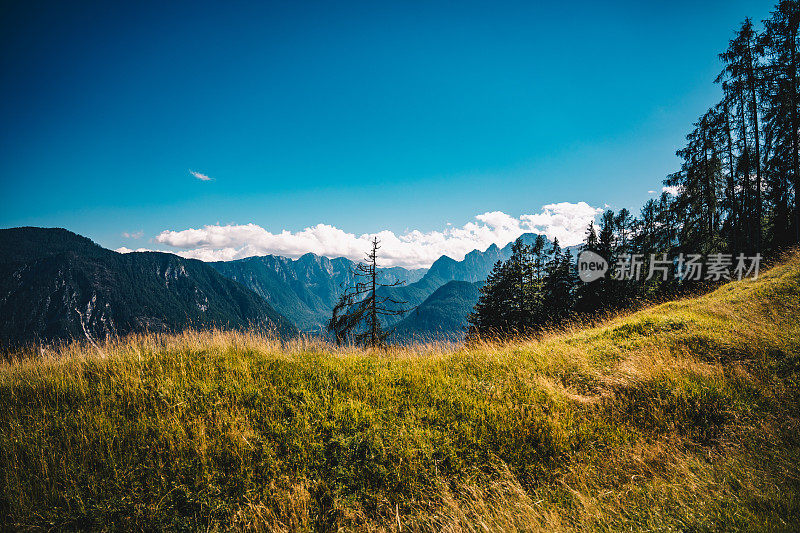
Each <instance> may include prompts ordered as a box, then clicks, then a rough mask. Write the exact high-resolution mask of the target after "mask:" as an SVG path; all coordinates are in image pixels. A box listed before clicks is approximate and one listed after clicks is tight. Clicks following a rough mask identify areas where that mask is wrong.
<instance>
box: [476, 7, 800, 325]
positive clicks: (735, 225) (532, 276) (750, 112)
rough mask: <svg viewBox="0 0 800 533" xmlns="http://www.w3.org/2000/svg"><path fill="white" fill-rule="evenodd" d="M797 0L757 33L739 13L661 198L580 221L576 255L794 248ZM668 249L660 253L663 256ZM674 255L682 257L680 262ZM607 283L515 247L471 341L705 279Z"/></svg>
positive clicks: (536, 245)
mask: <svg viewBox="0 0 800 533" xmlns="http://www.w3.org/2000/svg"><path fill="white" fill-rule="evenodd" d="M799 21H800V2H798V1H797V0H781V1H780V2H779V3H778V4H777V5H776V6H775V8H774V10H773V11H772V13H771V15H770V18H768V19H767V20H765V21H763V29H761V30H760V31H758V30H757V29H756V27H755V26H754V24H753V22H752V21H751V20H750V19H749V18H748V19H745V21H744V22H743V23H742V25H741V27H740V28H739V30H738V31H737V32H736V34H735V36H734V38H733V39H732V40H731V41H730V43H729V45H728V49H727V50H726V51H725V52H723V53H722V54H720V59H721V60H722V62H723V69H722V72H721V73H720V75H719V76H718V77H717V79H716V80H715V82H716V83H718V84H720V86H721V88H722V98H721V100H720V102H719V103H718V104H716V105H715V106H713V107H712V108H710V109H709V110H708V111H706V112H705V113H704V114H703V115H702V116H701V117H700V118H699V119H698V120H697V122H695V123H694V124H693V129H692V131H691V132H690V133H689V134H688V135H687V136H686V145H685V146H684V147H683V148H682V149H681V150H678V152H677V155H678V157H679V158H680V159H681V166H680V168H679V169H678V170H677V171H676V172H674V173H673V174H670V175H669V176H667V178H666V179H665V180H664V192H663V193H662V194H661V196H660V197H659V198H658V199H651V200H649V201H648V202H647V203H646V204H645V205H644V206H643V207H642V209H641V212H640V214H639V216H638V217H634V216H633V215H632V214H631V213H630V212H628V210H627V209H622V210H620V211H619V212H618V213H614V212H613V211H606V212H605V213H604V214H603V215H602V217H601V221H600V224H599V227H595V225H594V223H592V224H590V226H589V228H588V229H587V232H586V239H585V242H584V244H583V245H582V248H583V249H586V250H591V251H594V252H596V253H598V254H599V255H601V256H602V257H603V258H605V259H606V260H607V261H608V262H609V264H610V265H612V266H613V265H614V264H615V263H616V262H617V260H618V259H619V258H620V257H622V256H625V255H627V254H642V256H643V257H645V258H649V257H651V254H657V256H659V257H665V258H675V257H683V256H688V255H689V254H703V255H704V256H708V255H710V254H718V253H722V254H731V256H733V257H735V256H736V255H738V254H741V253H744V254H747V255H750V256H752V255H755V254H761V256H763V257H766V258H768V257H771V256H774V255H776V254H778V253H780V252H781V251H782V250H784V249H786V248H787V247H790V246H793V245H797V244H798V243H800V196H799V195H798V190H800V165H799V164H798V148H799V145H798V133H799V131H800V95H798V80H797V78H798V50H797V31H798V22H799ZM663 254H666V255H663ZM682 254H683V255H682ZM647 269H648V268H647V266H645V275H643V276H641V277H640V279H623V280H620V279H612V278H611V277H610V276H606V277H604V278H601V279H599V280H597V281H594V282H591V283H583V282H581V281H580V280H579V279H578V277H577V275H576V269H575V264H574V261H573V257H572V254H571V253H569V252H567V253H564V252H563V251H562V249H561V247H560V246H559V244H558V241H557V240H555V241H554V243H553V245H552V246H549V247H548V246H547V242H546V240H545V239H544V238H541V237H540V238H537V239H536V241H535V242H533V243H531V244H525V243H523V242H522V241H521V240H518V241H517V242H516V243H515V244H514V246H513V249H512V256H511V258H510V259H508V260H507V261H505V262H498V263H497V264H496V265H495V267H494V269H493V271H492V272H491V274H490V275H489V277H488V279H487V280H486V283H485V284H484V286H483V287H482V289H481V298H480V300H479V302H478V304H477V305H476V307H475V310H474V312H473V313H472V315H470V319H469V322H470V331H471V333H472V334H473V335H489V334H490V335H509V334H525V333H528V332H531V331H536V330H538V329H541V328H543V327H546V326H549V325H554V324H557V323H559V322H561V321H563V320H565V319H572V318H575V317H576V316H582V315H583V316H585V315H595V314H597V313H601V312H604V311H609V310H613V309H619V308H624V307H627V306H630V305H631V304H632V303H633V302H636V301H639V300H641V299H642V298H643V297H644V298H650V299H653V298H665V297H670V296H674V295H676V294H680V293H682V292H692V291H696V290H698V288H700V286H702V285H706V284H707V283H708V282H709V281H708V280H706V279H705V278H702V279H698V280H694V279H692V280H689V279H685V278H684V279H679V278H678V277H676V276H674V275H672V274H671V275H669V276H667V277H666V279H664V277H662V276H651V277H650V279H646V278H647V276H646V274H647Z"/></svg>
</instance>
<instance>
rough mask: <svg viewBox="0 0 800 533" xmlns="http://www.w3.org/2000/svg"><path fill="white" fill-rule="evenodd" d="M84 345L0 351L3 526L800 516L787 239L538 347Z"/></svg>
mask: <svg viewBox="0 0 800 533" xmlns="http://www.w3.org/2000/svg"><path fill="white" fill-rule="evenodd" d="M100 348H101V350H102V353H99V352H97V351H96V350H94V349H93V348H91V347H85V346H79V345H73V346H68V347H65V348H63V349H60V350H56V351H54V352H51V353H45V354H44V356H42V355H41V354H35V357H33V356H31V357H28V358H23V359H18V360H15V361H13V362H9V363H5V364H3V365H2V366H0V520H2V522H3V523H2V524H0V526H4V528H7V529H21V530H44V529H74V530H85V529H121V530H132V529H133V530H154V529H155V530H162V529H169V530H192V531H193V530H197V529H201V528H202V529H204V530H228V529H236V530H239V529H253V530H277V531H281V530H335V529H338V528H342V529H345V530H373V531H396V530H399V529H401V528H402V530H404V531H407V530H411V531H413V530H435V531H440V530H444V531H453V532H458V531H508V530H564V531H619V530H624V531H630V530H633V531H652V530H658V531H677V530H683V531H729V530H746V531H758V530H764V531H780V530H785V531H792V530H798V529H800V466H798V465H800V446H799V444H800V442H799V441H800V418H799V416H800V409H799V408H800V254H794V255H793V256H791V257H789V259H788V260H787V261H785V262H784V263H782V264H781V265H779V266H777V267H775V268H774V269H772V270H770V271H769V272H767V273H766V274H764V275H762V277H761V278H760V279H759V280H757V281H743V282H736V283H731V284H728V285H725V286H723V287H721V288H720V289H718V290H717V291H714V292H712V293H710V294H707V295H705V296H702V297H699V298H694V299H686V300H681V301H677V302H670V303H666V304H663V305H659V306H656V307H652V308H649V309H646V310H643V311H640V312H637V313H634V314H631V315H628V316H620V317H617V318H614V319H611V320H609V321H607V322H606V323H604V324H602V325H600V326H598V327H594V328H590V329H578V328H577V327H576V328H574V329H566V330H563V331H554V332H551V333H549V334H547V335H545V336H544V337H543V338H540V339H531V340H522V341H515V342H508V343H485V344H480V345H474V346H462V345H454V346H450V345H427V346H418V347H411V348H396V349H392V350H388V351H380V352H377V351H376V352H370V351H362V350H356V349H335V348H332V347H330V346H326V345H324V344H318V343H315V342H311V341H298V342H296V343H294V344H291V345H281V343H280V342H279V341H276V340H273V339H269V338H265V337H260V336H256V335H247V334H237V333H223V332H215V333H186V334H184V335H176V336H139V337H130V338H127V339H124V340H121V341H117V342H110V343H107V344H106V345H103V346H101V347H100Z"/></svg>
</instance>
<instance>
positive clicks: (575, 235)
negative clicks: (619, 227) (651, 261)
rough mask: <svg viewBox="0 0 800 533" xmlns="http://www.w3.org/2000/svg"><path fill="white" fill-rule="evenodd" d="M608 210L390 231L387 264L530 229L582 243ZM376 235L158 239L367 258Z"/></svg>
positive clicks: (564, 209) (458, 250)
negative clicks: (436, 229)
mask: <svg viewBox="0 0 800 533" xmlns="http://www.w3.org/2000/svg"><path fill="white" fill-rule="evenodd" d="M600 212H602V210H601V209H598V208H594V207H591V206H590V205H589V204H587V203H585V202H578V203H570V202H561V203H556V204H548V205H545V206H544V207H542V211H541V213H538V214H535V215H522V216H521V217H519V218H514V217H512V216H510V215H507V214H506V213H503V212H502V211H492V212H488V213H483V214H482V215H478V216H476V217H475V221H473V222H468V223H467V224H465V225H464V226H462V227H456V226H446V227H445V229H443V230H441V231H430V232H422V231H419V230H407V231H406V232H405V233H403V234H400V235H398V234H395V233H394V232H391V231H388V230H384V231H381V232H379V233H377V234H375V236H377V237H378V238H379V239H380V240H381V263H382V265H383V266H403V267H407V268H422V267H428V266H430V265H431V263H433V262H434V261H435V260H436V259H438V258H439V257H440V256H442V255H448V256H450V257H452V258H453V259H457V260H461V259H463V258H464V256H465V255H466V254H467V253H469V252H471V251H472V250H475V249H479V250H485V249H486V248H488V247H489V246H490V245H491V244H496V245H498V246H504V245H506V244H507V243H509V242H511V241H513V240H515V239H516V238H517V237H519V236H520V235H522V234H523V233H527V232H534V233H542V234H544V235H546V236H547V237H548V238H549V239H553V238H554V237H558V240H559V242H560V243H561V244H562V245H563V246H571V245H574V244H578V243H579V242H581V241H582V239H583V235H584V232H585V231H586V226H588V225H589V221H591V220H594V218H595V216H596V215H597V214H598V213H600ZM372 236H373V235H369V234H363V235H356V234H354V233H347V232H345V231H342V230H340V229H338V228H336V227H334V226H330V225H328V224H317V225H316V226H312V227H309V228H305V229H304V230H302V231H298V232H290V231H286V230H284V231H281V232H280V233H272V232H270V231H268V230H266V229H264V228H262V227H261V226H258V225H256V224H240V225H234V224H229V225H224V226H222V225H219V224H216V225H208V226H204V227H203V228H199V229H193V228H192V229H186V230H180V231H169V230H167V231H162V232H161V233H160V234H159V235H158V236H157V237H156V238H155V240H156V242H158V243H160V244H163V245H166V246H169V247H172V248H176V249H178V250H177V251H176V252H175V253H177V254H178V255H180V256H183V257H191V258H195V259H202V260H204V261H230V260H232V259H241V258H243V257H250V256H254V255H266V254H276V255H283V256H287V257H292V258H297V257H300V256H301V255H303V254H305V253H308V252H313V253H315V254H317V255H324V256H327V257H347V258H349V259H353V260H361V259H363V257H364V253H365V252H366V250H367V248H368V245H369V241H370V239H371V238H372Z"/></svg>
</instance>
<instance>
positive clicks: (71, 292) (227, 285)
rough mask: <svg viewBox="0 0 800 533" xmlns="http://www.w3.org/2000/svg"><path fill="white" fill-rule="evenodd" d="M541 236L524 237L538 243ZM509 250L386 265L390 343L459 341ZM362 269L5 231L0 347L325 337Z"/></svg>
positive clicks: (0, 246) (313, 259) (318, 260)
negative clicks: (176, 337) (413, 265)
mask: <svg viewBox="0 0 800 533" xmlns="http://www.w3.org/2000/svg"><path fill="white" fill-rule="evenodd" d="M535 237H536V235H534V234H525V235H523V240H524V241H525V242H532V241H533V239H534V238H535ZM510 255H511V244H510V243H509V244H508V245H506V246H504V247H502V248H500V247H498V246H497V245H494V244H493V245H491V246H489V247H488V248H487V249H486V250H485V251H480V250H473V251H472V252H470V253H468V254H467V255H466V256H465V257H464V259H463V260H461V261H457V260H455V259H452V258H450V257H447V256H442V257H440V258H439V259H437V260H436V261H435V262H434V263H433V264H432V265H431V267H430V268H428V269H413V270H409V269H405V268H401V267H392V268H380V269H379V272H378V277H379V280H380V281H381V282H383V283H389V284H391V283H394V282H398V281H399V282H402V283H403V284H402V285H398V286H395V287H385V288H382V289H380V294H381V295H384V296H390V297H391V298H392V299H394V300H398V301H403V302H405V303H403V304H402V305H401V306H398V307H399V308H402V309H403V310H405V311H406V313H404V315H403V316H397V317H386V318H385V326H387V327H392V328H396V331H395V335H394V339H395V340H398V341H407V340H440V339H441V340H457V339H460V338H462V337H463V335H464V332H465V327H466V320H467V316H468V315H469V313H470V312H471V311H472V308H473V307H474V305H475V303H476V302H477V300H478V296H479V287H480V285H481V284H482V282H483V281H484V280H485V279H486V277H487V275H488V274H489V272H490V271H491V269H492V267H493V266H494V264H495V263H496V262H497V261H503V260H506V259H508V257H510ZM355 267H356V263H355V262H353V261H351V260H349V259H346V258H341V257H339V258H334V259H329V258H327V257H321V256H318V255H314V254H311V253H308V254H305V255H303V256H301V257H300V258H298V259H290V258H286V257H281V256H276V255H266V256H258V257H249V258H246V259H239V260H235V261H226V262H211V263H204V262H202V261H198V260H193V259H184V258H181V257H178V256H176V255H173V254H169V253H162V252H132V253H127V254H120V253H117V252H114V251H112V250H107V249H105V248H102V247H100V246H99V245H97V244H95V243H94V242H92V241H91V240H89V239H87V238H86V237H82V236H80V235H77V234H75V233H72V232H70V231H67V230H65V229H58V228H50V229H47V228H32V227H25V228H12V229H4V230H0V276H1V277H2V279H0V316H2V318H3V321H2V323H0V347H2V348H9V347H15V346H21V345H24V344H29V343H32V342H53V341H69V340H72V339H89V340H90V341H94V340H101V339H104V338H106V337H108V336H113V335H124V334H127V333H131V332H138V331H163V332H169V331H178V330H181V329H184V328H187V327H191V328H196V329H207V328H213V327H220V328H234V329H243V328H261V329H264V330H270V331H273V332H275V333H277V334H278V335H280V336H282V337H291V336H294V335H296V334H298V333H299V332H305V333H309V334H320V333H323V332H324V329H325V324H326V323H327V321H328V319H329V317H330V315H331V311H332V309H333V307H334V305H335V304H336V302H337V300H338V299H339V297H340V295H341V294H342V292H343V290H344V289H345V288H346V287H348V286H350V285H351V284H352V283H353V282H354V279H355V278H354V273H353V272H354V269H355Z"/></svg>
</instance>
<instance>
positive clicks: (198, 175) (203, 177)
mask: <svg viewBox="0 0 800 533" xmlns="http://www.w3.org/2000/svg"><path fill="white" fill-rule="evenodd" d="M189 174H191V175H192V176H194V177H195V178H197V179H199V180H200V181H212V180H213V179H214V178H211V177H209V176H206V175H205V174H203V173H201V172H195V171H194V170H190V171H189Z"/></svg>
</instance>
